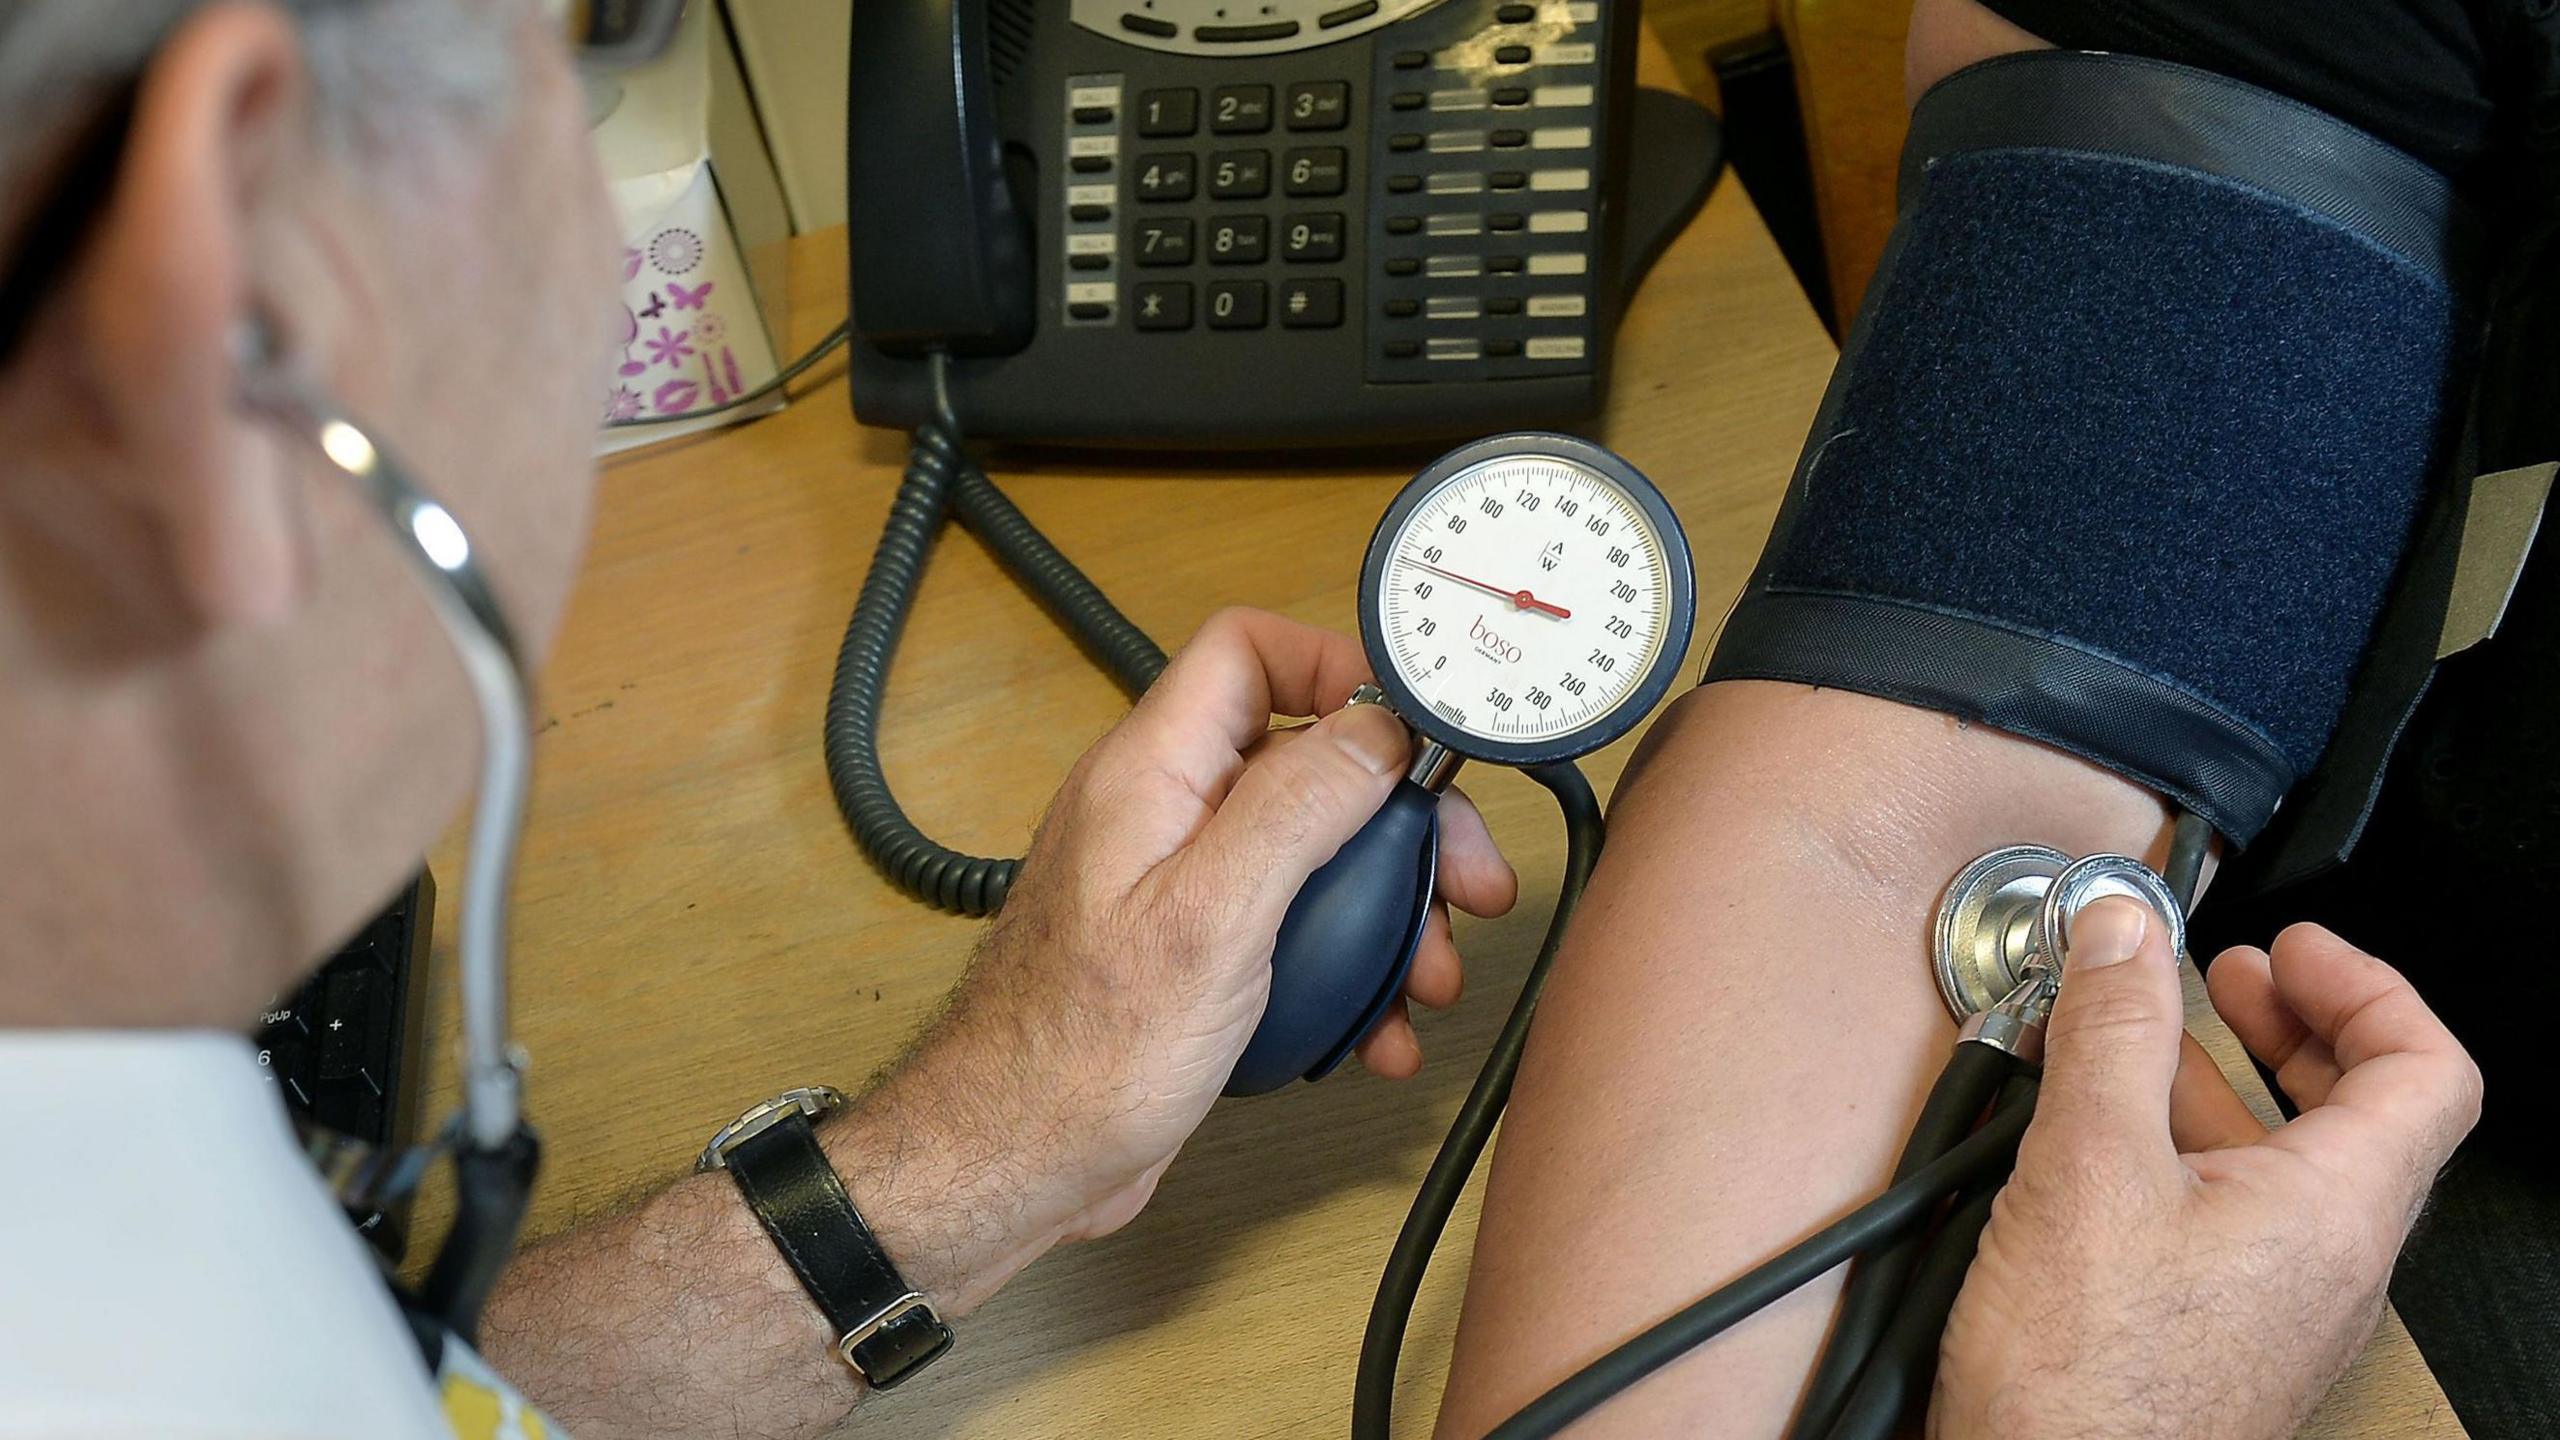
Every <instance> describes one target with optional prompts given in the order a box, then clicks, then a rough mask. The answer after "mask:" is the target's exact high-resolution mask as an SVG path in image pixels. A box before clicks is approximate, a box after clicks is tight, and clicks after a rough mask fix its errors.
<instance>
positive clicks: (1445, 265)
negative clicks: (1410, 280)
mask: <svg viewBox="0 0 2560 1440" xmlns="http://www.w3.org/2000/svg"><path fill="white" fill-rule="evenodd" d="M1423 273H1425V274H1427V275H1429V276H1430V277H1431V278H1432V279H1434V280H1469V279H1473V278H1474V277H1476V276H1478V275H1481V274H1483V273H1484V257H1483V256H1481V255H1464V254H1460V255H1434V256H1432V257H1431V258H1430V259H1429V260H1427V261H1425V262H1424V263H1423Z"/></svg>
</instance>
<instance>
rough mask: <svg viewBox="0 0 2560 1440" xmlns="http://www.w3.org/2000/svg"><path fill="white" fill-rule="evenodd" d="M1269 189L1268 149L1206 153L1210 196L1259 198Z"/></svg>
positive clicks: (1245, 198)
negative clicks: (1207, 156)
mask: <svg viewBox="0 0 2560 1440" xmlns="http://www.w3.org/2000/svg"><path fill="white" fill-rule="evenodd" d="M1270 193H1271V152H1270V151H1268V150H1219V151H1215V152H1212V153H1211V154H1210V156H1209V198H1210V199H1212V200H1259V199H1261V198H1262V197H1263V196H1265V195H1268V194H1270Z"/></svg>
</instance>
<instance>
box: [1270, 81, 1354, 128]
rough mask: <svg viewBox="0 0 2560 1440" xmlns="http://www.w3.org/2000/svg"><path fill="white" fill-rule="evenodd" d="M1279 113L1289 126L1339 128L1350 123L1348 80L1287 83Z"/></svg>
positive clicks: (1349, 86) (1349, 88)
mask: <svg viewBox="0 0 2560 1440" xmlns="http://www.w3.org/2000/svg"><path fill="white" fill-rule="evenodd" d="M1281 115H1282V118H1283V119H1284V120H1285V121H1286V122H1287V124H1288V126H1289V128H1290V129H1292V130H1339V129H1341V128H1342V127H1343V126H1345V125H1348V124H1350V123H1351V82H1349V81H1347V80H1302V81H1300V82H1298V83H1297V84H1295V85H1292V86H1290V87H1289V96H1288V102H1287V108H1286V109H1284V110H1283V111H1282V112H1281Z"/></svg>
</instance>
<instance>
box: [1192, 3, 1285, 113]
mask: <svg viewBox="0 0 2560 1440" xmlns="http://www.w3.org/2000/svg"><path fill="white" fill-rule="evenodd" d="M1294 28H1295V27H1294V26H1293V27H1292V29H1294ZM1209 128H1210V129H1212V130H1214V131H1216V132H1217V133H1219V134H1221V135H1259V134H1261V133H1262V132H1263V131H1265V130H1268V129H1270V128H1271V87H1270V86H1268V85H1221V86H1219V87H1218V88H1217V89H1215V90H1212V91H1210V92H1209Z"/></svg>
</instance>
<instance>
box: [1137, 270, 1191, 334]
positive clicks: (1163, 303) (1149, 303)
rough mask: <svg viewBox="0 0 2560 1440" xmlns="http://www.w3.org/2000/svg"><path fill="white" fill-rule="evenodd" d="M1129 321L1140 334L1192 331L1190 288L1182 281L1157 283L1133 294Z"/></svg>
mask: <svg viewBox="0 0 2560 1440" xmlns="http://www.w3.org/2000/svg"><path fill="white" fill-rule="evenodd" d="M1129 303H1130V307H1131V308H1130V321H1131V323H1132V324H1134V325H1136V326H1137V328H1139V329H1141V330H1188V329H1190V328H1191V286H1190V285H1189V284H1188V283H1187V282H1185V281H1181V280H1154V281H1149V282H1148V283H1146V284H1144V285H1139V286H1136V287H1134V288H1133V289H1132V290H1131V292H1130V301H1129Z"/></svg>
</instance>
